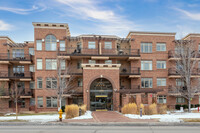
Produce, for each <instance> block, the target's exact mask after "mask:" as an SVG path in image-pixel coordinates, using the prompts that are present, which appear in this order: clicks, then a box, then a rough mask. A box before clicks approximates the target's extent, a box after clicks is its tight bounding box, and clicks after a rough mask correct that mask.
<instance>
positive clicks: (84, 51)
mask: <svg viewBox="0 0 200 133" xmlns="http://www.w3.org/2000/svg"><path fill="white" fill-rule="evenodd" d="M58 55H59V56H68V55H88V56H90V55H106V56H140V51H139V49H120V50H118V49H115V48H112V49H104V48H102V49H101V50H99V49H98V48H96V49H89V48H76V47H70V48H62V47H60V48H58Z"/></svg>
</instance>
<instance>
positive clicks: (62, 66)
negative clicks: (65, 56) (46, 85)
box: [60, 60, 66, 70]
mask: <svg viewBox="0 0 200 133" xmlns="http://www.w3.org/2000/svg"><path fill="white" fill-rule="evenodd" d="M60 67H61V70H65V67H66V63H65V60H61V61H60Z"/></svg>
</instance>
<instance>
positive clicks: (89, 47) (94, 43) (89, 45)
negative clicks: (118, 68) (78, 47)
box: [88, 41, 96, 49]
mask: <svg viewBox="0 0 200 133" xmlns="http://www.w3.org/2000/svg"><path fill="white" fill-rule="evenodd" d="M90 43H93V44H92V45H94V47H91V44H90ZM88 49H96V42H95V41H88Z"/></svg>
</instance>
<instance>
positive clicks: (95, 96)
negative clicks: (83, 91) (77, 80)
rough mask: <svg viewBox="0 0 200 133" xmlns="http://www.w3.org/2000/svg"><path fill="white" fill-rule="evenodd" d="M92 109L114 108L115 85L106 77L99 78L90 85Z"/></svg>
mask: <svg viewBox="0 0 200 133" xmlns="http://www.w3.org/2000/svg"><path fill="white" fill-rule="evenodd" d="M90 110H91V111H97V110H108V111H111V110H113V85H112V83H111V82H110V81H109V80H108V79H106V78H97V79H95V80H94V81H93V82H92V83H91V85H90Z"/></svg>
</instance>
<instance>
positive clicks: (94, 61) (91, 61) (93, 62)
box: [88, 60, 96, 64]
mask: <svg viewBox="0 0 200 133" xmlns="http://www.w3.org/2000/svg"><path fill="white" fill-rule="evenodd" d="M88 63H89V64H96V60H89V61H88Z"/></svg>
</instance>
